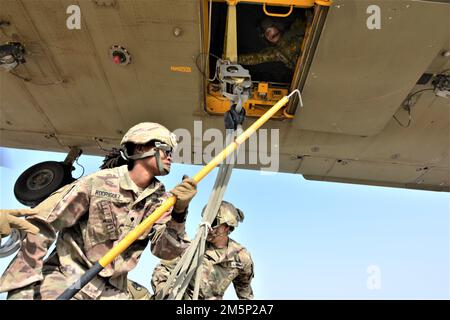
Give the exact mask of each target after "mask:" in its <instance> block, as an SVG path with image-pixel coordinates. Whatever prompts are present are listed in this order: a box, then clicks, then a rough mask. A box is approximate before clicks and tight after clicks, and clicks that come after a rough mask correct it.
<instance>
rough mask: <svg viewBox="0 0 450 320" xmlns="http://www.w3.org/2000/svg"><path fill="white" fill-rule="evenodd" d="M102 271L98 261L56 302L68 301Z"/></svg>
mask: <svg viewBox="0 0 450 320" xmlns="http://www.w3.org/2000/svg"><path fill="white" fill-rule="evenodd" d="M102 270H103V267H102V266H101V264H100V263H98V261H97V262H96V263H95V264H94V265H93V266H92V267H91V268H90V269H89V270H88V271H86V273H85V274H83V275H82V276H81V278H80V279H79V280H77V281H75V282H74V283H73V284H72V285H71V286H70V287H69V288H67V289H66V290H65V291H64V292H63V293H62V294H61V295H60V296H59V297H58V298H56V300H70V299H71V298H73V296H74V295H76V294H77V293H78V291H80V290H81V289H83V287H84V286H85V285H86V284H87V283H88V282H89V281H91V280H92V279H94V277H95V276H96V275H97V274H99V273H100V271H102Z"/></svg>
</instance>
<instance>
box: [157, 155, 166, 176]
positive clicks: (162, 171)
mask: <svg viewBox="0 0 450 320" xmlns="http://www.w3.org/2000/svg"><path fill="white" fill-rule="evenodd" d="M156 150H157V152H156V153H155V158H156V164H157V166H158V170H159V174H160V175H161V176H165V175H167V174H169V170H168V169H166V168H165V167H164V164H163V163H162V161H161V154H160V152H159V149H156Z"/></svg>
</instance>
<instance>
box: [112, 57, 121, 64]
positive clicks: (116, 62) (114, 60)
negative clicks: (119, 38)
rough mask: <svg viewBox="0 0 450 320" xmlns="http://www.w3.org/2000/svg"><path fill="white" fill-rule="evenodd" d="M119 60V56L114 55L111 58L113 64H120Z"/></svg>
mask: <svg viewBox="0 0 450 320" xmlns="http://www.w3.org/2000/svg"><path fill="white" fill-rule="evenodd" d="M120 60H121V59H120V56H119V55H114V56H113V62H114V63H115V64H120V62H121V61H120Z"/></svg>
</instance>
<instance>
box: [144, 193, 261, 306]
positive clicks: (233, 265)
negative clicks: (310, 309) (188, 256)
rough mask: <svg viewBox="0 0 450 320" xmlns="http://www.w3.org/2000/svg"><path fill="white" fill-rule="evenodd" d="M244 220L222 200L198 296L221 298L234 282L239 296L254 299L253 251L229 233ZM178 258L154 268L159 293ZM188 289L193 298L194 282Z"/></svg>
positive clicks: (213, 298) (162, 262)
mask: <svg viewBox="0 0 450 320" xmlns="http://www.w3.org/2000/svg"><path fill="white" fill-rule="evenodd" d="M243 220H244V214H243V212H242V211H241V210H239V209H237V208H235V207H234V206H233V205H232V204H231V203H229V202H226V201H222V203H221V205H220V208H219V212H218V214H217V217H216V219H215V220H214V222H213V223H212V229H211V230H210V232H209V234H208V237H207V239H206V249H205V254H204V258H203V263H202V277H201V279H200V291H199V299H201V300H218V299H222V298H223V295H224V293H225V290H226V289H227V288H228V286H229V285H230V284H231V283H233V285H234V289H235V291H236V295H237V296H238V298H239V299H253V290H252V287H251V281H252V279H253V276H254V273H253V261H252V258H251V256H250V253H249V252H248V251H247V249H246V248H245V247H243V246H242V245H241V244H239V243H238V242H236V241H234V240H233V239H231V238H229V236H228V235H229V234H230V233H231V232H232V231H233V230H234V228H236V227H237V226H238V223H239V222H242V221H243ZM178 260H179V258H177V259H174V260H162V261H161V262H160V264H158V265H157V266H156V268H155V270H154V271H153V275H152V288H153V291H154V293H155V296H156V295H157V293H158V292H159V291H160V290H162V289H163V288H164V285H165V282H166V281H167V279H168V277H169V275H170V272H171V270H172V269H173V268H174V267H175V265H176V264H177V262H178ZM194 281H195V280H194V279H192V281H191V284H190V285H189V286H188V288H187V289H186V293H185V296H184V297H185V299H192V296H193V291H194V283H193V282H194Z"/></svg>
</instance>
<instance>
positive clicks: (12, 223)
mask: <svg viewBox="0 0 450 320" xmlns="http://www.w3.org/2000/svg"><path fill="white" fill-rule="evenodd" d="M36 213H37V212H36V211H34V210H30V209H12V210H0V236H1V237H6V236H8V235H10V234H11V228H14V229H18V230H22V231H25V232H30V233H32V234H37V233H38V232H39V228H38V227H36V226H34V225H33V224H31V223H30V222H28V221H26V220H25V219H21V218H20V217H25V216H34V215H35V214H36Z"/></svg>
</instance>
